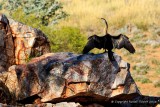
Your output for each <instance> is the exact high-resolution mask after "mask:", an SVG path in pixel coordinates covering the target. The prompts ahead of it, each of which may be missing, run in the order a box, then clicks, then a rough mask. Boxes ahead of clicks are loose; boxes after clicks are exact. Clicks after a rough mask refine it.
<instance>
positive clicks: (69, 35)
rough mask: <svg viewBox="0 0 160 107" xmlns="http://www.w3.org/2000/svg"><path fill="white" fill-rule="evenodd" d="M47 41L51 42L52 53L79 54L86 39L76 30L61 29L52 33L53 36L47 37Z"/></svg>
mask: <svg viewBox="0 0 160 107" xmlns="http://www.w3.org/2000/svg"><path fill="white" fill-rule="evenodd" d="M49 40H50V41H51V50H52V51H53V52H59V51H65V52H67V51H69V52H76V53H81V52H82V49H83V47H84V45H85V44H86V40H87V39H86V36H85V35H84V34H82V33H81V32H80V30H79V29H78V28H73V27H62V28H61V29H59V30H55V31H53V35H52V36H51V35H50V36H49Z"/></svg>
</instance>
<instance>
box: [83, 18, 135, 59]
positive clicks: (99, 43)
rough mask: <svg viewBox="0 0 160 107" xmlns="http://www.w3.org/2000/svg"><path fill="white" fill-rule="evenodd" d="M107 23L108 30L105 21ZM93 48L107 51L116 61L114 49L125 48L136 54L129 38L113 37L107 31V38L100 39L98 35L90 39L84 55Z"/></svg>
mask: <svg viewBox="0 0 160 107" xmlns="http://www.w3.org/2000/svg"><path fill="white" fill-rule="evenodd" d="M104 20H105V19H104ZM105 23H106V27H107V28H108V24H107V21H106V20H105ZM93 48H98V49H101V48H103V49H104V50H105V52H106V49H107V50H108V56H109V58H110V60H114V58H113V55H112V54H113V52H112V49H113V48H117V49H121V48H125V49H127V50H128V51H129V52H130V53H135V49H134V47H133V45H132V44H131V42H130V41H129V38H128V37H127V36H125V35H123V34H120V35H118V36H112V35H110V34H108V33H107V29H106V34H105V36H102V37H100V36H97V35H93V36H90V37H89V38H88V42H87V44H86V46H85V47H84V49H83V54H86V53H88V52H89V51H90V50H92V49H93Z"/></svg>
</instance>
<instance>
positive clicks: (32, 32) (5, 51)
mask: <svg viewBox="0 0 160 107" xmlns="http://www.w3.org/2000/svg"><path fill="white" fill-rule="evenodd" d="M0 51H1V53H0V72H3V71H6V70H7V69H8V67H10V66H11V65H14V64H24V63H26V62H27V61H28V60H29V59H30V57H35V56H40V55H43V54H45V53H48V52H50V45H49V41H48V39H47V37H46V36H45V34H44V33H43V32H42V31H40V30H38V29H34V28H32V27H29V26H27V25H24V24H22V23H20V22H17V21H14V20H13V19H9V20H8V19H7V17H6V16H5V15H3V14H0Z"/></svg>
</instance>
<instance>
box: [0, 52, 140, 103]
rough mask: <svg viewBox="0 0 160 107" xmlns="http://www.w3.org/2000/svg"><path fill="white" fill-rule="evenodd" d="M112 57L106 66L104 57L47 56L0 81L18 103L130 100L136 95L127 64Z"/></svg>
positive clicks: (23, 66) (116, 56) (99, 55)
mask: <svg viewBox="0 0 160 107" xmlns="http://www.w3.org/2000/svg"><path fill="white" fill-rule="evenodd" d="M114 57H115V59H116V61H113V62H110V61H109V59H108V54H107V53H104V54H97V55H94V54H86V55H76V54H72V53H55V54H54V53H50V54H46V55H43V56H41V57H37V58H34V59H32V60H31V61H30V62H29V63H28V64H26V65H24V64H23V65H17V66H12V67H10V68H9V71H8V72H7V73H3V75H0V77H1V81H3V82H4V83H5V84H6V86H7V87H8V88H9V90H10V92H11V93H15V96H16V100H17V101H19V102H21V103H33V102H35V101H38V102H39V103H40V102H43V103H45V102H52V103H57V102H61V101H72V102H73V101H74V102H81V103H87V102H99V103H105V102H108V101H109V100H110V99H111V98H114V97H115V96H118V95H124V96H123V98H126V99H128V100H129V99H133V98H135V97H136V96H138V95H140V92H139V90H138V88H137V86H136V84H135V82H134V80H133V79H132V77H131V75H130V72H129V64H128V63H126V62H124V61H123V60H122V59H121V57H119V56H118V55H116V54H114ZM4 75H5V76H4ZM2 78H3V79H2ZM4 80H5V81H4ZM125 95H126V97H125ZM29 99H30V100H29Z"/></svg>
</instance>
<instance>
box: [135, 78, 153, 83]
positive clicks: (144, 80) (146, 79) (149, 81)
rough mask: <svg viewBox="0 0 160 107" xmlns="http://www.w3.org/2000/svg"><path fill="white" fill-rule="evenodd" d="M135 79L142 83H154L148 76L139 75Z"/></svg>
mask: <svg viewBox="0 0 160 107" xmlns="http://www.w3.org/2000/svg"><path fill="white" fill-rule="evenodd" d="M134 80H135V81H137V82H141V83H142V84H145V83H152V81H151V80H149V79H148V78H146V77H144V76H137V77H135V78H134Z"/></svg>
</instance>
